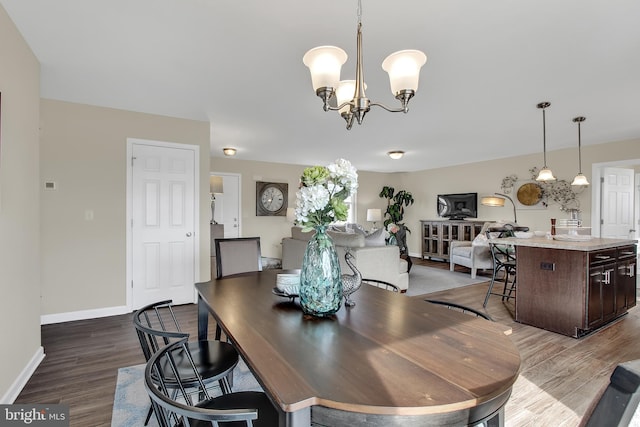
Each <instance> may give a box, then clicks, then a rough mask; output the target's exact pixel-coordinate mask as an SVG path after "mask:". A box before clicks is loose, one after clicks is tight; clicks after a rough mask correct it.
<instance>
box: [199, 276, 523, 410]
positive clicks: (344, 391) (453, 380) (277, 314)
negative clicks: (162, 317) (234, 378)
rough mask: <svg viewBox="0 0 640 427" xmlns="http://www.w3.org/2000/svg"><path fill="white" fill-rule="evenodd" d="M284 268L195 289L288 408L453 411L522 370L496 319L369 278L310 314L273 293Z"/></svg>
mask: <svg viewBox="0 0 640 427" xmlns="http://www.w3.org/2000/svg"><path fill="white" fill-rule="evenodd" d="M278 272H280V271H279V270H266V271H263V272H259V273H243V274H239V275H235V276H230V277H226V278H223V279H218V280H213V281H211V282H207V283H199V284H197V285H196V288H197V290H198V292H199V293H200V297H201V298H202V299H203V301H204V302H205V303H206V304H207V306H208V307H209V310H210V312H211V313H212V315H213V316H214V318H215V319H216V321H218V323H219V324H220V325H221V327H222V329H223V330H224V331H225V332H226V333H228V335H229V336H230V337H231V339H232V341H233V342H234V344H235V345H236V346H237V348H238V350H239V351H240V353H241V354H242V355H243V357H244V358H245V360H246V361H247V364H248V365H249V367H250V368H251V370H252V371H253V372H254V374H255V375H256V377H257V378H258V380H259V381H260V383H261V385H262V386H263V388H264V389H265V391H267V392H268V393H269V394H270V395H271V396H272V398H273V399H274V400H275V401H276V402H277V403H278V404H279V405H280V407H281V408H282V410H284V411H286V412H293V411H298V410H300V409H302V408H306V407H310V406H313V405H322V406H325V407H329V408H335V409H340V410H344V411H352V412H364V413H370V414H395V415H422V414H439V413H447V412H451V411H457V410H461V409H466V408H472V407H474V406H476V405H479V404H482V403H484V402H487V401H489V400H491V399H493V398H495V397H497V396H501V395H504V394H505V393H507V392H509V391H510V390H511V387H512V385H513V383H514V382H515V381H516V379H517V377H518V373H519V369H520V355H519V353H518V349H517V348H516V346H515V345H514V344H513V342H512V341H511V339H510V338H509V337H508V336H506V335H505V334H504V330H503V329H504V328H502V327H501V326H500V325H498V324H496V323H494V322H490V321H487V320H485V319H481V318H476V317H473V316H470V315H468V314H462V313H460V312H457V311H453V310H448V309H447V308H445V307H441V306H437V305H435V304H430V303H428V302H425V301H423V300H421V299H420V298H410V297H407V296H406V295H403V294H399V293H394V292H390V291H386V290H383V289H379V288H375V287H373V286H369V285H363V286H362V288H361V289H360V290H358V291H357V292H356V293H355V294H353V296H352V298H353V299H354V300H355V301H356V303H357V305H356V306H355V307H352V308H346V307H344V304H343V306H342V307H341V308H340V310H339V311H338V313H336V315H335V316H333V317H330V318H314V317H311V316H305V315H304V314H303V313H302V311H301V309H300V306H299V305H298V301H297V300H296V302H295V303H291V302H289V301H288V300H287V299H283V298H281V297H278V296H276V295H274V294H273V293H272V289H273V288H274V286H275V283H276V274H277V273H278Z"/></svg>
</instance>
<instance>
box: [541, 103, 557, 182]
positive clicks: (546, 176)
mask: <svg viewBox="0 0 640 427" xmlns="http://www.w3.org/2000/svg"><path fill="white" fill-rule="evenodd" d="M550 105H551V103H549V102H541V103H539V104H538V105H537V107H538V108H540V109H542V153H543V155H544V166H543V167H542V169H541V170H540V173H539V174H538V177H537V178H536V181H555V180H556V177H555V176H553V172H551V169H549V168H548V167H547V128H546V121H545V114H544V110H545V108H547V107H548V106H550Z"/></svg>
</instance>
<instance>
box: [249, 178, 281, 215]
mask: <svg viewBox="0 0 640 427" xmlns="http://www.w3.org/2000/svg"><path fill="white" fill-rule="evenodd" d="M288 192H289V184H287V183H280V182H262V181H257V182H256V215H257V216H285V215H286V213H287V199H288Z"/></svg>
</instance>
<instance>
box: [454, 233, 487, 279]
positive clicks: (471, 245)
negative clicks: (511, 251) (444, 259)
mask: <svg viewBox="0 0 640 427" xmlns="http://www.w3.org/2000/svg"><path fill="white" fill-rule="evenodd" d="M492 224H493V223H492V222H485V223H484V224H483V225H482V230H480V233H478V236H480V237H477V238H476V239H474V240H473V241H472V242H463V241H459V240H453V241H452V242H451V244H450V246H449V270H451V271H454V267H455V265H456V264H458V265H463V266H465V267H467V268H470V269H471V278H472V279H475V278H476V274H477V272H478V269H480V270H484V269H493V258H492V256H491V250H490V249H489V243H488V242H487V240H486V235H485V231H486V230H487V229H488V228H489V227H490V226H491V225H492Z"/></svg>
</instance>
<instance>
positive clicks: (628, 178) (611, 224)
mask: <svg viewBox="0 0 640 427" xmlns="http://www.w3.org/2000/svg"><path fill="white" fill-rule="evenodd" d="M633 183H634V170H633V169H624V168H613V167H606V168H604V171H603V181H602V210H601V215H602V216H601V227H600V236H601V237H612V238H619V239H629V238H635V227H634V214H633V208H634V188H633Z"/></svg>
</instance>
